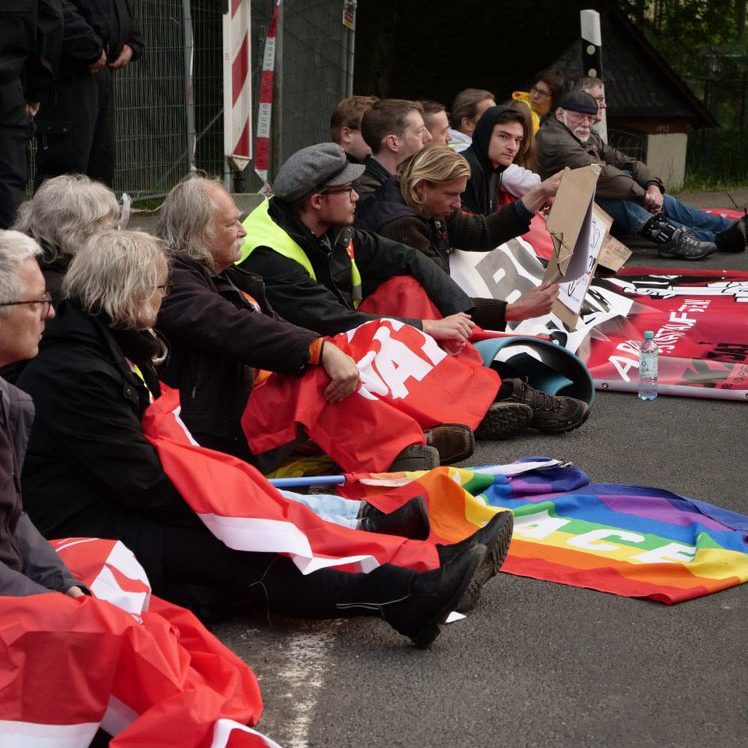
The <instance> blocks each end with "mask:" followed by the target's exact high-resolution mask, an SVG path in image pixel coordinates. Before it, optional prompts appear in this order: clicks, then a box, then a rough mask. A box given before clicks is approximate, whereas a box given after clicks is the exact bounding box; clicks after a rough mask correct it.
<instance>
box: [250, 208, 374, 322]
mask: <svg viewBox="0 0 748 748" xmlns="http://www.w3.org/2000/svg"><path fill="white" fill-rule="evenodd" d="M269 206H270V201H269V200H263V201H262V202H261V203H260V204H259V205H258V206H257V207H256V208H255V209H254V210H253V211H252V212H251V213H250V214H249V215H248V216H247V217H246V218H245V219H244V222H243V224H242V225H243V226H244V228H245V230H246V232H247V236H246V237H245V238H244V243H243V244H242V248H241V253H240V255H239V259H238V260H237V261H236V264H237V265H239V264H241V263H242V262H244V260H246V259H247V257H249V256H250V255H251V254H252V252H254V250H255V249H257V247H267V248H268V249H272V250H273V251H274V252H277V253H278V254H280V255H283V257H287V258H288V259H289V260H293V261H294V262H298V263H299V265H301V266H302V267H303V268H304V270H306V271H307V273H309V275H310V277H311V278H313V279H314V280H317V276H316V275H315V273H314V268H313V267H312V263H311V262H310V261H309V258H308V257H307V255H306V252H304V250H303V249H302V248H301V247H300V246H299V245H298V244H297V243H296V242H295V241H294V240H293V239H292V238H291V236H290V235H289V234H288V233H287V232H286V231H284V230H283V229H282V228H281V227H280V226H279V225H278V224H277V223H276V222H275V221H274V220H273V219H272V218H271V217H270V214H269V213H268V207H269ZM346 252H347V253H348V257H349V258H350V260H351V286H352V296H353V306H354V308H355V307H358V305H359V304H360V303H361V296H362V288H361V273H359V270H358V266H357V265H356V258H355V256H354V249H353V242H352V241H349V242H348V246H347V247H346Z"/></svg>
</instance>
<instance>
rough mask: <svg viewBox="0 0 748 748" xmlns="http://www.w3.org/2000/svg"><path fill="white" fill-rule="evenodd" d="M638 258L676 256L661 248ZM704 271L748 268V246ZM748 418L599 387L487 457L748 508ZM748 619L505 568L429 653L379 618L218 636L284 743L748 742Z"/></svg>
mask: <svg viewBox="0 0 748 748" xmlns="http://www.w3.org/2000/svg"><path fill="white" fill-rule="evenodd" d="M710 199H711V200H712V202H711V203H709V202H708V201H709V200H710ZM689 202H692V203H694V204H697V205H710V204H711V205H722V206H725V207H726V206H728V205H729V204H730V203H729V201H727V200H726V199H720V198H719V197H717V198H713V197H711V196H703V197H699V196H691V197H690V199H689ZM631 264H638V265H652V264H659V265H667V263H663V262H660V261H659V260H658V259H657V257H656V253H655V252H653V251H652V250H639V251H637V252H636V254H635V257H634V258H632V261H631ZM702 266H704V267H715V268H722V267H725V268H727V267H731V268H737V269H743V270H748V255H745V254H743V255H733V256H729V255H714V256H712V257H711V258H709V259H708V260H706V261H705V262H704V263H702ZM747 311H748V310H747ZM747 425H748V406H747V405H745V404H742V403H729V402H717V401H708V400H694V399H685V398H683V399H682V398H667V397H660V398H658V399H657V400H656V401H654V402H650V403H644V402H641V401H639V400H638V398H637V397H636V396H634V395H623V394H614V393H599V394H598V396H597V399H596V402H595V405H594V407H593V410H592V413H591V416H590V419H589V421H588V422H587V423H586V424H585V426H584V427H583V428H582V429H580V430H579V431H576V432H574V433H572V434H569V435H566V436H561V437H541V436H526V437H523V438H521V439H519V440H517V441H513V442H511V443H503V442H483V443H482V444H480V445H479V448H478V450H477V451H476V453H475V455H474V457H473V458H472V459H471V460H470V462H471V463H472V464H486V463H495V462H507V461H511V460H513V459H516V458H517V457H520V456H523V455H549V456H553V457H558V458H562V459H565V460H570V461H572V462H573V463H574V464H576V465H578V466H580V467H582V468H584V469H585V470H586V471H587V472H588V473H589V475H590V478H591V479H592V480H593V481H607V482H621V483H630V484H640V485H651V486H659V487H663V488H667V489H669V490H671V491H675V492H677V493H681V494H685V495H687V496H692V497H697V498H701V499H704V500H706V501H710V502H713V503H716V504H719V505H720V506H723V507H726V508H729V509H732V510H734V511H739V512H743V513H748V494H747V492H746V486H748V461H747V460H746V456H747V455H748V450H747V449H746V445H745V443H746V433H747V430H746V426H747ZM747 614H748V587H746V586H743V587H737V588H732V589H729V590H726V591H724V592H721V593H718V594H715V595H711V596H709V597H706V598H701V599H698V600H694V601H690V602H687V603H681V604H679V605H675V606H666V605H662V604H659V603H651V602H645V601H640V600H630V599H627V598H621V597H615V596H613V595H607V594H603V593H599V592H593V591H590V590H582V589H576V588H572V587H564V586H561V585H557V584H551V583H547V582H540V581H536V580H532V579H525V578H521V577H515V576H510V575H508V574H500V575H499V576H498V577H497V578H496V580H495V581H493V582H492V583H491V584H490V585H488V586H487V587H486V588H484V592H483V597H482V600H481V603H480V605H479V607H478V608H477V609H476V610H475V611H474V612H473V613H471V614H470V615H469V617H468V618H467V619H466V620H464V621H461V622H459V623H456V624H452V625H450V626H447V627H445V630H444V632H443V634H442V635H441V637H440V638H439V639H438V640H437V642H436V643H435V644H434V646H433V647H432V649H431V650H430V651H426V652H422V651H418V650H415V649H414V648H413V647H411V646H410V645H409V644H408V643H407V642H406V641H405V640H404V639H402V638H401V637H399V636H398V635H397V634H396V633H394V632H393V631H392V630H391V629H389V627H388V626H387V625H386V624H384V623H383V622H382V621H379V620H375V619H363V618H361V619H353V620H347V621H327V622H304V621H292V620H288V619H282V618H278V617H272V618H268V617H267V616H264V615H260V614H258V615H257V616H255V617H253V618H252V619H249V620H247V619H242V620H238V619H237V620H234V621H231V622H227V623H223V624H220V625H218V626H215V627H214V631H215V632H216V633H217V634H218V635H219V636H220V638H221V639H222V640H223V641H224V642H225V643H226V644H228V645H229V646H230V647H232V648H233V649H234V650H235V651H236V652H238V653H239V654H240V656H242V657H243V658H244V659H245V660H246V662H248V663H249V664H250V665H251V666H252V668H253V669H254V671H255V673H256V674H257V675H258V677H259V679H260V683H261V686H262V692H263V697H264V701H265V714H264V717H263V720H262V722H261V724H260V726H259V727H260V729H261V730H263V732H265V733H266V734H268V735H269V736H271V737H272V738H274V739H275V740H277V741H278V742H279V743H280V744H281V745H283V746H289V747H293V748H301V747H302V746H320V747H321V746H360V745H366V746H372V747H379V746H382V747H383V746H408V747H410V746H412V747H414V748H416V747H420V746H462V745H474V746H498V745H503V746H567V745H569V746H572V745H573V746H577V745H582V746H588V745H589V746H592V745H616V746H649V745H652V746H655V745H657V746H697V745H698V746H712V745H714V746H717V745H719V746H725V747H727V746H743V745H745V744H746V732H747V729H748V655H747V654H746V652H747V651H748V623H747V620H748V618H747Z"/></svg>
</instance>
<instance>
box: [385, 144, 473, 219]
mask: <svg viewBox="0 0 748 748" xmlns="http://www.w3.org/2000/svg"><path fill="white" fill-rule="evenodd" d="M398 176H399V177H400V192H401V193H402V195H403V200H405V203H406V205H408V207H410V208H413V210H420V208H421V205H423V198H422V197H421V196H420V195H418V192H417V191H416V187H417V186H418V184H419V183H420V182H428V183H429V184H431V185H437V184H440V183H442V182H450V181H452V180H453V179H461V178H463V177H470V164H469V163H468V162H467V159H466V158H465V157H464V156H462V155H461V154H459V153H457V152H456V151H454V150H452V149H451V148H450V147H449V146H448V145H442V144H440V143H439V144H436V143H435V144H430V145H427V146H426V147H425V148H421V150H420V151H418V153H415V154H413V155H412V156H411V157H410V158H408V159H406V160H405V161H403V163H402V164H400V168H399V169H398Z"/></svg>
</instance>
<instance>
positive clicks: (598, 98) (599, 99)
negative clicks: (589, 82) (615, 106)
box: [590, 94, 605, 104]
mask: <svg viewBox="0 0 748 748" xmlns="http://www.w3.org/2000/svg"><path fill="white" fill-rule="evenodd" d="M590 96H592V94H590ZM592 98H593V99H594V100H595V101H596V102H597V103H598V104H604V103H605V95H604V94H600V95H599V96H592Z"/></svg>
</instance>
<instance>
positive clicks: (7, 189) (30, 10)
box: [0, 0, 63, 229]
mask: <svg viewBox="0 0 748 748" xmlns="http://www.w3.org/2000/svg"><path fill="white" fill-rule="evenodd" d="M62 25H63V21H62V9H61V0H20V2H15V3H10V4H9V7H8V6H6V4H5V3H2V7H0V229H5V228H8V227H9V226H11V225H12V224H13V221H14V220H15V214H16V209H17V208H18V206H19V205H20V203H21V201H22V200H23V194H24V191H25V189H26V182H27V181H28V160H27V147H26V146H27V141H28V137H29V131H30V126H31V120H32V118H33V117H34V115H35V114H36V112H37V111H38V109H39V99H40V97H41V93H42V90H43V89H44V88H45V86H47V85H49V84H50V83H51V82H52V80H53V78H54V75H55V71H56V68H57V61H58V58H59V53H60V40H61V38H62Z"/></svg>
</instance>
